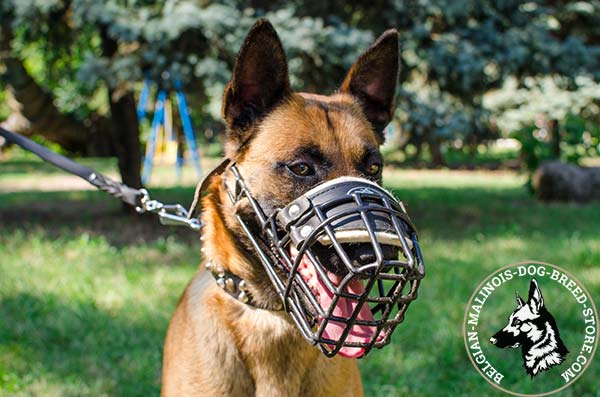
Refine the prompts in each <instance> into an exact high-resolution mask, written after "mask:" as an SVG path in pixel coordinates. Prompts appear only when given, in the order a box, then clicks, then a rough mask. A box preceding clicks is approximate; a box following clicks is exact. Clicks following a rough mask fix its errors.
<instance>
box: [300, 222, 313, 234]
mask: <svg viewBox="0 0 600 397" xmlns="http://www.w3.org/2000/svg"><path fill="white" fill-rule="evenodd" d="M312 230H313V228H312V226H309V225H304V226H302V229H300V236H302V237H308V235H309V234H310V232H312Z"/></svg>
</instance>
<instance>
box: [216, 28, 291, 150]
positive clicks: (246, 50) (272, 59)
mask: <svg viewBox="0 0 600 397" xmlns="http://www.w3.org/2000/svg"><path fill="white" fill-rule="evenodd" d="M290 93H291V88H290V82H289V77H288V69H287V60H286V57H285V52H284V51H283V47H282V45H281V41H280V40H279V36H277V32H275V29H274V28H273V25H271V23H270V22H269V21H267V20H266V19H260V20H258V21H257V22H256V23H255V24H254V26H252V28H251V29H250V32H249V33H248V35H247V36H246V39H245V40H244V44H242V48H241V49H240V52H239V55H238V57H237V60H236V63H235V67H234V68H233V75H232V77H231V81H230V82H229V84H227V87H226V88H225V92H224V94H223V108H222V113H223V117H224V118H225V121H226V122H227V127H228V128H227V129H228V131H227V141H228V143H229V144H230V145H232V146H233V149H234V150H237V149H239V148H240V147H241V146H242V145H243V143H244V142H245V141H246V140H247V139H248V138H249V136H247V135H249V134H250V133H251V128H250V127H251V126H252V125H253V124H254V123H255V122H256V121H258V120H259V119H260V118H261V117H262V116H264V115H265V114H266V113H267V112H268V111H269V110H271V109H273V108H274V107H275V106H276V105H277V104H278V103H279V102H280V101H281V100H282V99H284V98H285V97H286V96H288V95H289V94H290Z"/></svg>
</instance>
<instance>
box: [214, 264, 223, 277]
mask: <svg viewBox="0 0 600 397" xmlns="http://www.w3.org/2000/svg"><path fill="white" fill-rule="evenodd" d="M215 273H216V274H217V276H219V278H223V277H225V269H223V267H222V266H217V267H216V269H215Z"/></svg>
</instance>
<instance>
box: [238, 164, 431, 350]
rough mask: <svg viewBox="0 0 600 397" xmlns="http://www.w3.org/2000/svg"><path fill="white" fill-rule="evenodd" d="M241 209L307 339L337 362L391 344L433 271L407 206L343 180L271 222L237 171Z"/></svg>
mask: <svg viewBox="0 0 600 397" xmlns="http://www.w3.org/2000/svg"><path fill="white" fill-rule="evenodd" d="M230 170H231V171H232V172H233V174H234V175H235V177H236V187H235V192H231V191H229V196H230V198H231V199H232V201H233V202H234V203H236V202H238V201H239V200H242V199H248V200H249V201H250V204H251V207H252V209H253V210H254V211H253V212H254V213H255V214H256V216H257V218H258V219H257V220H258V221H259V224H261V225H262V231H261V233H260V235H256V234H255V233H253V232H252V231H251V228H250V227H249V226H248V225H247V224H246V223H245V222H244V220H243V219H242V217H241V216H237V219H238V221H239V222H240V223H241V225H242V228H243V229H244V231H245V232H246V234H247V235H248V237H249V239H250V241H251V242H252V244H253V246H254V248H255V249H256V250H257V252H258V256H259V257H260V259H261V262H262V263H263V265H264V266H265V269H266V271H267V274H268V275H269V277H270V279H271V281H272V283H273V285H274V287H275V289H276V290H277V292H278V294H279V296H280V297H281V299H282V301H283V304H284V307H285V309H286V311H287V312H288V313H289V314H290V316H291V318H292V320H293V321H294V323H295V324H296V325H297V326H298V328H299V330H300V332H301V333H302V335H303V336H304V337H305V338H306V339H307V340H308V341H309V342H311V343H312V344H315V345H317V346H318V347H319V348H320V349H321V351H322V352H323V353H324V354H325V355H327V356H329V357H332V356H334V355H336V354H338V353H339V354H340V355H342V356H345V357H351V358H358V357H363V356H364V355H366V354H367V353H368V352H369V351H370V350H371V349H372V348H373V347H378V348H380V347H383V346H385V345H386V344H388V343H389V342H390V336H391V334H392V332H393V331H394V329H395V328H396V326H397V325H398V324H399V323H401V322H402V321H403V320H404V315H405V313H406V310H407V308H408V306H409V304H410V303H411V302H412V301H413V300H415V299H416V298H417V289H418V287H419V284H420V281H421V279H422V278H423V277H424V275H425V267H424V264H423V259H422V256H421V252H420V249H419V244H418V241H417V234H416V230H415V228H414V226H413V224H412V222H411V220H410V218H409V217H408V214H407V213H406V210H405V208H404V206H403V205H402V204H401V203H400V202H399V201H397V200H396V199H395V198H394V197H393V196H392V195H391V194H390V193H388V192H387V191H386V190H384V189H383V188H381V187H380V186H379V185H377V184H375V183H373V182H370V181H368V180H366V179H362V178H350V177H342V178H337V179H334V180H331V181H328V182H325V183H323V184H321V185H318V186H316V187H315V188H313V189H311V190H310V191H308V192H306V193H305V194H303V195H302V196H300V197H298V198H297V199H295V200H293V201H292V202H291V203H289V204H288V205H286V206H285V207H284V208H281V209H278V210H276V211H275V212H274V213H273V214H271V215H270V216H268V217H267V216H266V215H265V214H264V212H263V211H262V209H261V208H260V205H259V204H258V202H257V201H256V200H255V199H254V198H253V197H252V195H251V194H250V192H249V191H248V189H247V187H246V186H245V184H244V181H243V179H242V177H241V175H240V174H239V172H238V170H237V169H236V168H235V166H232V167H231V168H230Z"/></svg>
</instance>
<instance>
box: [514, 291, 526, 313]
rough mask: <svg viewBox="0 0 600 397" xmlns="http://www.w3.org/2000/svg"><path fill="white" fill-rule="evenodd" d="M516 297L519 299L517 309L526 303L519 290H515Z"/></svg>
mask: <svg viewBox="0 0 600 397" xmlns="http://www.w3.org/2000/svg"><path fill="white" fill-rule="evenodd" d="M515 298H516V299H517V309H520V308H522V307H523V306H524V305H525V302H524V301H523V298H521V295H519V291H515Z"/></svg>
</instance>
